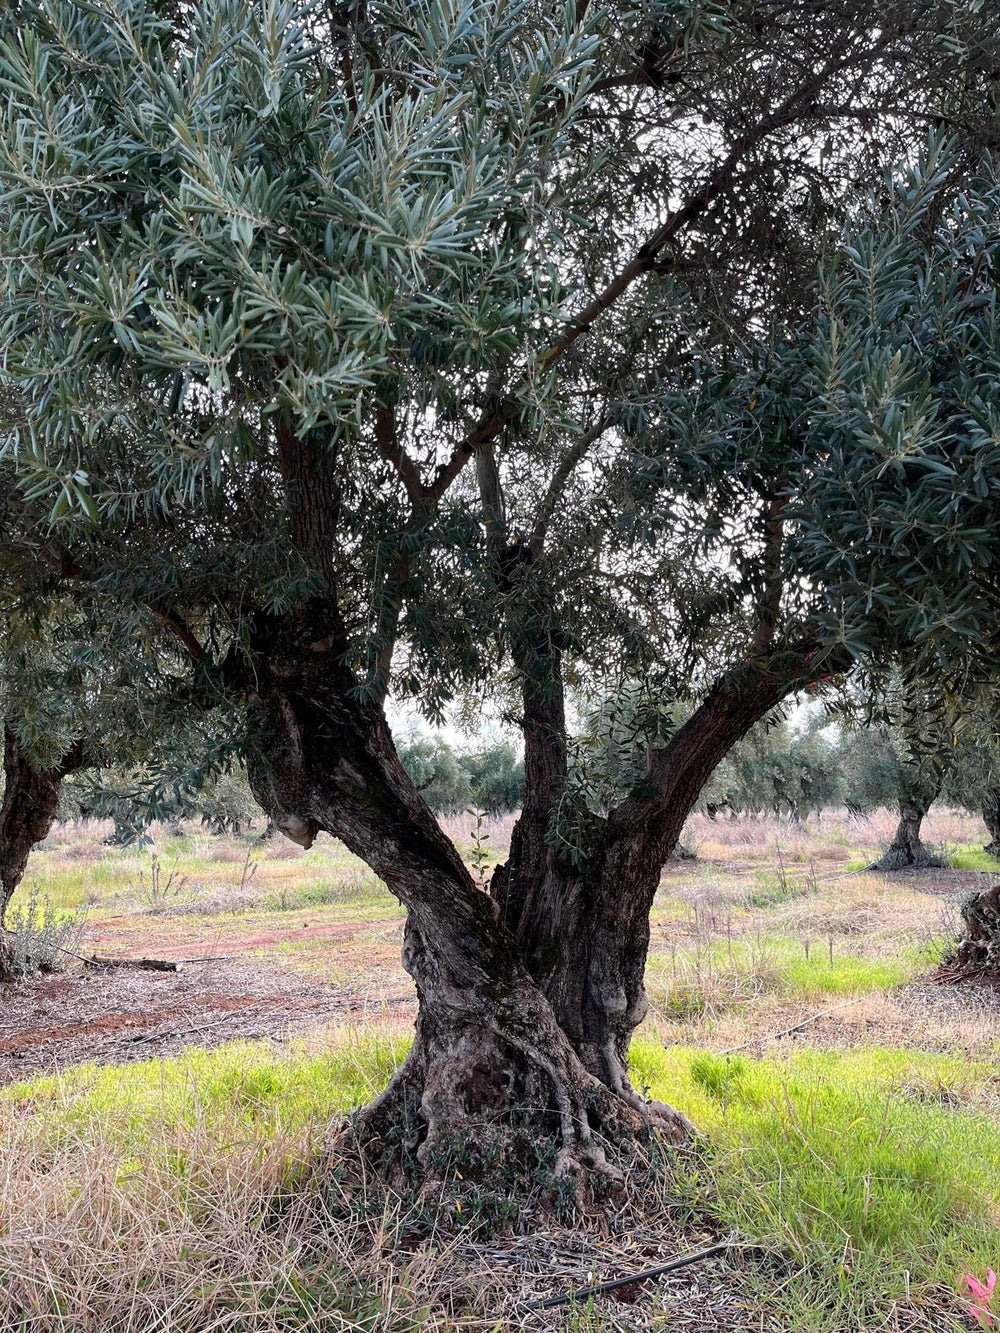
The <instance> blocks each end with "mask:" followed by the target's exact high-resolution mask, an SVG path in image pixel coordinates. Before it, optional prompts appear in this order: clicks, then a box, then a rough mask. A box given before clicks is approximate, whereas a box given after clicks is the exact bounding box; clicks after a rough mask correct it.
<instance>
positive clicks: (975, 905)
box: [955, 884, 1000, 975]
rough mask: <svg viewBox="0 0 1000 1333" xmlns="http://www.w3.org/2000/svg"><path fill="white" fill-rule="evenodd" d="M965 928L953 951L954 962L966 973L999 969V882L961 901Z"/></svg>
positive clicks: (979, 972)
mask: <svg viewBox="0 0 1000 1333" xmlns="http://www.w3.org/2000/svg"><path fill="white" fill-rule="evenodd" d="M962 920H963V921H964V923H965V932H964V934H963V936H962V939H961V940H960V941H959V945H958V949H957V951H956V953H955V966H956V967H958V968H959V969H960V970H961V971H963V972H967V973H969V974H981V973H991V974H994V975H995V974H996V973H997V972H998V971H1000V885H998V884H994V885H991V887H990V888H988V889H984V890H983V891H982V893H977V894H974V895H973V897H971V898H969V899H968V900H967V901H966V902H964V903H963V904H962Z"/></svg>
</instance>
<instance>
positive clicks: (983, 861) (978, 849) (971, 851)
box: [948, 842, 1000, 875]
mask: <svg viewBox="0 0 1000 1333" xmlns="http://www.w3.org/2000/svg"><path fill="white" fill-rule="evenodd" d="M948 864H949V865H950V866H951V867H952V868H953V869H955V870H984V871H986V873H987V874H990V875H995V874H997V873H1000V861H998V860H997V858H996V857H995V856H990V854H989V852H985V851H983V848H982V846H981V845H980V844H977V843H974V842H970V843H966V844H964V845H963V846H961V847H955V846H954V845H953V846H951V847H949V848H948Z"/></svg>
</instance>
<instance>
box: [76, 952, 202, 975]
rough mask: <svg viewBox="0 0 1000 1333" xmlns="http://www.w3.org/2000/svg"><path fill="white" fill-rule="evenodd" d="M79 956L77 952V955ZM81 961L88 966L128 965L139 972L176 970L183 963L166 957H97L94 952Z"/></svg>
mask: <svg viewBox="0 0 1000 1333" xmlns="http://www.w3.org/2000/svg"><path fill="white" fill-rule="evenodd" d="M79 956H80V955H79V954H78V955H77V957H79ZM83 961H84V962H85V963H86V964H87V966H88V967H97V968H112V967H128V968H135V969H136V970H137V971H140V972H176V971H177V969H178V967H181V966H182V965H183V964H182V963H179V962H171V961H170V960H169V959H168V958H99V957H98V956H97V954H96V953H95V954H94V956H93V957H92V958H84V960H83Z"/></svg>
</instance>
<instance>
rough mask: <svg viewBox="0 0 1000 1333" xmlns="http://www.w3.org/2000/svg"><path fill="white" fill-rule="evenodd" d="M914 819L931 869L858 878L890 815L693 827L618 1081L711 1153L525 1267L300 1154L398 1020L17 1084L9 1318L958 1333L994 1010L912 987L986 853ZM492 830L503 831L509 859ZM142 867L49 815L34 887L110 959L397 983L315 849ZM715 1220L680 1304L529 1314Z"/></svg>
mask: <svg viewBox="0 0 1000 1333" xmlns="http://www.w3.org/2000/svg"><path fill="white" fill-rule="evenodd" d="M928 822H929V828H928V830H927V832H928V838H929V840H930V841H933V842H935V843H937V844H939V845H942V846H944V847H946V848H947V851H948V855H949V857H950V859H951V868H950V869H946V870H944V871H933V872H932V871H928V872H920V873H914V874H908V875H900V876H895V877H886V876H882V875H873V874H870V873H864V872H862V873H856V872H850V871H848V870H847V869H846V867H847V866H849V865H851V864H852V863H857V862H860V863H861V864H865V865H867V864H869V863H870V860H871V859H872V855H873V854H874V853H876V852H877V851H878V849H879V846H880V845H881V844H883V843H884V842H885V841H887V839H888V836H889V833H890V832H891V821H890V820H889V819H888V817H885V818H881V817H880V818H878V819H873V820H870V821H865V822H863V823H859V822H856V821H850V820H848V819H846V818H842V817H833V816H831V817H824V819H823V820H822V821H819V822H817V821H813V822H812V823H811V824H810V825H809V826H807V827H805V828H790V827H787V826H782V825H779V824H778V823H777V822H776V821H773V820H760V821H756V822H754V821H739V822H736V823H730V822H729V821H718V822H716V823H714V824H713V823H710V822H709V821H707V820H704V819H698V820H695V821H693V823H692V825H691V827H690V828H689V830H688V840H689V841H690V842H693V843H694V844H695V846H696V849H697V851H698V857H699V859H698V860H697V861H695V862H677V863H672V864H671V866H670V867H669V868H668V871H667V873H666V874H665V876H664V879H663V884H662V887H661V891H660V894H659V895H658V898H657V903H656V907H655V910H654V915H653V923H652V927H653V930H652V948H651V955H650V963H649V970H648V988H649V991H650V997H651V1014H650V1018H649V1020H648V1021H647V1024H646V1025H645V1027H644V1028H643V1030H642V1032H641V1033H640V1035H639V1037H638V1039H637V1041H636V1043H635V1046H634V1048H633V1064H634V1077H635V1082H636V1084H637V1086H642V1087H645V1088H647V1089H648V1091H649V1093H650V1095H651V1096H653V1097H656V1098H660V1099H664V1100H667V1101H670V1102H672V1103H673V1104H674V1105H677V1106H679V1107H681V1108H682V1109H683V1110H685V1111H686V1112H687V1114H688V1115H689V1116H691V1118H692V1119H694V1121H695V1122H696V1123H697V1124H698V1125H699V1127H700V1128H701V1130H702V1131H703V1134H704V1141H703V1142H702V1143H701V1144H700V1145H699V1146H698V1148H697V1149H696V1151H695V1152H693V1153H691V1154H687V1153H685V1154H682V1155H681V1156H680V1157H679V1158H678V1159H676V1160H675V1161H674V1162H673V1163H672V1164H671V1168H670V1170H671V1177H670V1185H669V1188H667V1189H666V1190H665V1191H664V1193H663V1195H662V1196H661V1197H658V1198H656V1199H652V1198H638V1199H636V1198H633V1199H632V1200H630V1201H629V1202H628V1207H627V1208H626V1210H625V1213H624V1214H623V1215H622V1216H620V1217H619V1218H618V1219H617V1221H616V1220H615V1219H612V1220H611V1221H610V1222H605V1223H604V1224H603V1225H604V1230H603V1231H601V1230H600V1229H599V1224H598V1221H597V1219H578V1220H577V1221H578V1223H579V1222H587V1226H583V1227H581V1226H580V1225H576V1226H573V1227H570V1228H568V1229H563V1230H560V1229H559V1228H558V1227H557V1226H555V1224H553V1227H552V1228H550V1229H549V1230H548V1231H545V1232H544V1234H543V1233H539V1234H536V1235H535V1236H533V1237H532V1251H531V1252H530V1254H529V1257H528V1258H527V1259H526V1258H525V1255H524V1254H523V1253H522V1251H521V1250H520V1249H518V1246H517V1244H516V1242H515V1241H510V1242H505V1243H504V1245H499V1246H498V1245H493V1247H492V1248H491V1247H490V1246H489V1245H487V1244H486V1243H485V1242H480V1241H478V1240H476V1239H475V1238H473V1237H472V1236H471V1235H470V1234H468V1233H466V1232H464V1231H463V1228H462V1226H461V1225H458V1227H457V1228H456V1229H455V1230H454V1231H452V1232H449V1233H448V1234H445V1233H432V1234H431V1235H429V1236H428V1235H426V1234H422V1235H421V1239H420V1240H419V1243H416V1242H414V1240H413V1235H414V1222H413V1218H412V1216H411V1215H409V1214H407V1213H406V1212H405V1210H402V1209H401V1206H400V1204H399V1202H398V1200H393V1199H392V1198H391V1197H386V1196H383V1195H381V1194H379V1193H378V1192H377V1191H375V1190H366V1189H365V1188H363V1187H359V1184H358V1180H357V1177H356V1174H355V1173H354V1171H353V1169H348V1166H349V1163H348V1162H347V1161H346V1160H344V1159H342V1158H340V1157H337V1156H336V1155H335V1156H334V1157H333V1158H329V1157H326V1156H324V1154H323V1152H322V1151H321V1150H322V1147H323V1144H324V1142H325V1141H326V1140H325V1135H326V1133H327V1128H328V1125H329V1123H330V1121H331V1120H332V1119H334V1118H335V1117H337V1116H338V1115H342V1114H343V1113H344V1112H345V1111H349V1110H350V1108H351V1107H353V1106H355V1105H358V1104H360V1103H362V1102H364V1101H366V1100H368V1099H369V1098H370V1097H371V1096H372V1095H373V1093H374V1092H375V1091H377V1089H378V1088H379V1087H381V1086H383V1085H384V1083H385V1082H386V1080H387V1079H388V1077H389V1075H390V1074H391V1071H392V1069H393V1068H394V1067H395V1065H396V1063H397V1062H398V1061H399V1060H400V1059H401V1058H403V1055H404V1054H405V1049H406V1044H407V1041H408V1033H407V1028H408V1023H407V1021H406V1019H405V1017H404V1018H402V1019H401V1018H399V1017H398V1016H397V1017H395V1018H391V1017H390V1018H387V1019H385V1020H384V1021H381V1022H380V1023H378V1024H377V1025H372V1024H358V1023H357V1022H354V1023H341V1024H338V1025H337V1026H335V1027H329V1026H327V1027H323V1028H318V1029H316V1030H315V1031H314V1032H311V1033H309V1034H308V1035H307V1036H304V1037H299V1038H296V1039H294V1040H288V1041H283V1042H278V1043H275V1042H274V1041H262V1042H253V1043H246V1042H242V1043H241V1042H237V1043H228V1044H226V1045H222V1046H219V1047H217V1048H216V1049H214V1050H203V1049H196V1048H190V1049H188V1050H185V1051H184V1052H182V1053H181V1054H179V1055H175V1056H172V1057H171V1058H168V1059H157V1060H152V1061H146V1062H141V1063H137V1064H132V1065H130V1066H129V1067H128V1070H127V1071H123V1070H122V1069H120V1068H118V1067H116V1066H113V1065H112V1066H104V1067H97V1066H94V1065H87V1064H81V1065H77V1066H75V1067H73V1068H67V1069H62V1070H60V1071H59V1072H58V1073H57V1074H55V1075H52V1076H49V1077H44V1078H36V1079H32V1080H29V1081H27V1082H20V1083H14V1084H11V1085H9V1086H8V1087H6V1088H4V1089H3V1090H0V1328H2V1329H3V1330H4V1333H6V1330H7V1329H8V1328H10V1329H18V1330H24V1333H28V1330H35V1329H49V1328H53V1329H67V1330H68V1329H73V1330H76V1329H81V1330H90V1329H94V1330H98V1329H100V1330H101V1331H102V1333H104V1331H105V1330H112V1333H118V1331H119V1330H120V1331H121V1333H126V1330H127V1331H128V1333H138V1330H140V1329H142V1330H151V1329H154V1328H155V1329H164V1330H168V1329H169V1330H171V1331H172V1333H177V1330H184V1333H187V1331H188V1330H191V1333H195V1331H196V1330H197V1333H202V1330H208V1329H227V1330H228V1329H232V1330H240V1331H241V1333H250V1330H254V1333H258V1331H259V1333H273V1331H274V1330H279V1329H281V1330H285V1329H287V1330H289V1331H290V1330H292V1329H296V1330H300V1329H313V1328H315V1329H348V1328H350V1329H366V1330H367V1329H370V1330H373V1331H374V1330H376V1329H386V1330H393V1333H395V1330H403V1329H411V1328H413V1329H415V1328H419V1327H439V1328H441V1329H449V1330H458V1329H460V1328H462V1329H466V1328H469V1329H471V1328H482V1329H484V1330H485V1329H493V1330H500V1329H502V1328H508V1327H524V1328H528V1329H534V1328H539V1329H540V1328H551V1327H560V1328H562V1327H565V1328H573V1329H580V1330H583V1329H592V1330H611V1329H622V1328H626V1329H631V1328H635V1329H639V1328H662V1329H664V1330H667V1329H688V1330H694V1329H709V1328H722V1327H725V1328H727V1329H737V1328H747V1329H751V1328H755V1329H766V1328H772V1329H787V1330H801V1331H802V1333H806V1331H807V1330H808V1331H809V1333H820V1330H823V1333H838V1331H840V1330H844V1331H845V1333H846V1331H847V1330H858V1331H859V1333H868V1331H869V1330H871V1331H872V1333H874V1331H875V1330H880V1329H897V1330H906V1329H917V1328H920V1329H927V1330H944V1329H949V1328H951V1329H962V1328H973V1327H975V1325H974V1324H973V1323H972V1321H971V1318H970V1316H969V1315H968V1313H967V1310H966V1309H965V1305H964V1303H963V1299H962V1297H961V1295H960V1293H959V1290H958V1287H959V1283H960V1279H961V1277H962V1275H963V1274H964V1273H966V1272H971V1273H973V1274H978V1275H980V1276H982V1275H984V1274H985V1272H986V1270H987V1269H988V1268H989V1267H991V1266H996V1263H997V1259H998V1258H1000V1134H998V1132H997V1131H998V1127H1000V1126H998V1116H1000V1074H998V1073H997V1068H998V1066H997V1063H996V1061H997V1056H998V1054H1000V1028H998V1026H997V1019H998V1012H1000V1011H998V1008H997V1004H996V1002H995V997H994V995H993V993H992V992H990V991H983V990H971V989H967V988H955V987H943V986H940V985H936V984H934V983H933V982H932V981H931V980H930V976H931V974H932V972H933V969H934V966H935V964H936V962H937V960H938V959H939V958H940V957H941V953H942V949H943V947H944V943H945V942H946V941H947V940H948V939H949V938H951V937H952V936H953V934H954V930H955V900H956V897H957V896H959V895H960V894H961V893H962V892H963V891H964V890H966V889H968V888H969V887H971V886H972V885H974V884H977V883H980V882H989V881H988V876H989V873H990V872H991V871H992V870H993V868H994V867H995V866H996V863H994V862H992V861H990V859H989V858H985V860H986V862H987V864H985V865H984V864H983V863H982V861H981V860H980V858H981V857H982V853H981V852H980V851H979V850H978V848H979V847H981V843H982V840H983V839H982V837H981V830H979V829H978V826H977V825H976V823H975V822H974V821H972V820H969V819H965V818H964V817H959V816H952V815H948V814H944V815H941V816H938V817H937V818H936V819H935V818H934V817H932V818H931V820H929V821H928ZM457 831H458V832H459V833H461V834H463V835H464V836H465V837H466V838H467V837H468V832H469V831H468V830H467V829H459V830H457ZM508 831H509V830H507V829H505V828H504V827H500V828H496V829H494V830H492V835H493V841H492V845H493V846H495V847H496V848H498V849H499V851H500V852H501V853H502V849H503V845H504V840H505V836H506V833H507V832H508ZM248 852H249V853H250V856H249V860H248V857H247V853H248ZM157 856H158V858H159V869H158V870H156V871H154V868H153V862H152V857H151V853H150V852H149V851H148V850H147V851H144V852H135V853H122V852H116V851H111V850H109V849H104V848H101V846H100V843H99V840H98V839H97V838H96V836H95V835H94V831H93V830H72V829H65V830H62V831H61V832H60V833H59V834H58V835H57V837H56V838H54V839H53V841H52V844H51V846H49V847H47V848H46V849H44V850H43V851H42V852H41V854H40V855H39V856H38V857H37V858H36V863H35V865H34V866H33V868H32V872H31V876H32V880H33V885H32V882H31V881H29V882H28V883H27V884H26V885H25V887H24V889H23V890H22V891H21V892H22V893H23V894H26V895H28V894H30V893H31V892H32V891H33V889H34V891H35V892H37V891H39V890H42V891H47V892H48V894H49V895H50V897H51V900H52V902H53V903H54V904H56V905H57V906H58V908H59V910H62V911H67V910H80V909H82V908H86V911H87V931H88V935H87V940H88V947H89V946H90V945H94V946H95V947H98V946H99V947H100V949H101V951H125V952H141V953H144V954H157V955H160V954H162V955H169V952H170V950H174V955H173V956H177V951H185V952H189V953H190V952H194V951H195V949H196V947H197V948H199V949H200V948H201V947H204V946H205V943H206V941H209V942H211V941H212V940H217V941H218V946H217V947H219V948H220V949H221V948H223V947H224V948H225V950H226V952H227V954H230V955H232V954H233V953H234V952H236V953H239V952H241V951H242V952H245V953H246V955H247V957H248V958H252V959H254V960H255V961H257V960H263V959H267V960H268V963H267V965H268V966H269V967H278V968H281V967H284V968H290V969H292V970H293V971H295V972H296V973H301V972H303V971H305V972H313V971H315V972H316V973H317V974H323V975H324V976H325V975H328V974H329V973H330V972H331V971H333V972H334V973H336V974H337V975H340V976H342V977H344V978H346V979H347V981H348V982H349V983H350V984H351V985H356V986H357V987H359V988H362V987H369V988H370V987H371V986H372V985H375V986H376V987H379V988H383V989H385V990H387V991H392V992H393V993H399V994H400V995H403V994H405V993H406V988H407V986H408V982H407V980H406V978H405V975H404V974H403V973H402V972H401V971H400V969H399V963H398V947H399V936H400V927H401V920H400V916H399V913H398V910H397V909H396V908H395V905H394V903H393V900H392V899H391V898H389V897H388V895H387V894H386V893H385V891H384V889H382V888H381V886H380V885H379V884H378V883H377V881H373V880H372V879H371V877H370V876H369V875H368V874H367V872H365V871H364V870H363V868H361V867H359V866H358V865H357V863H356V862H353V861H352V860H351V858H349V857H347V855H346V853H344V852H343V851H342V850H341V849H338V848H336V847H335V845H334V844H332V843H327V844H326V845H325V846H319V847H317V848H316V849H315V850H314V851H312V852H310V853H300V852H298V851H297V849H291V848H288V847H287V845H285V844H274V845H272V846H266V847H262V848H261V847H254V846H251V845H249V844H237V843H235V842H229V841H225V840H217V839H209V838H205V837H201V836H199V835H193V834H192V835H189V836H188V837H186V838H184V839H177V840H173V839H167V838H166V837H165V836H164V837H162V838H160V839H159V840H158V850H157ZM254 867H256V868H254ZM996 869H998V870H1000V866H996ZM289 923H291V924H289ZM227 1031H231V1029H227ZM338 1151H340V1150H338ZM457 1220H458V1221H459V1222H460V1219H457ZM595 1229H596V1230H595ZM709 1233H711V1234H730V1233H732V1234H734V1235H736V1236H738V1237H739V1238H740V1239H741V1242H742V1243H743V1245H744V1248H743V1249H742V1250H739V1251H737V1252H736V1253H735V1255H734V1257H733V1258H732V1260H731V1261H730V1262H729V1263H728V1264H725V1265H722V1264H716V1265H715V1266H714V1267H713V1266H708V1267H705V1268H703V1270H702V1271H701V1275H700V1276H696V1270H689V1272H690V1274H691V1276H690V1278H686V1279H685V1282H686V1283H687V1285H684V1286H680V1287H677V1288H673V1287H671V1285H670V1283H667V1284H664V1285H663V1286H660V1287H656V1286H650V1287H649V1288H647V1289H645V1290H642V1291H641V1292H640V1293H639V1298H638V1300H637V1302H636V1303H635V1304H631V1305H627V1304H623V1303H621V1302H619V1301H610V1300H604V1301H601V1302H599V1303H594V1304H593V1306H592V1308H588V1309H582V1310H573V1311H571V1312H570V1313H568V1314H566V1315H563V1314H546V1315H541V1314H530V1313H526V1312H525V1310H524V1299H523V1298H524V1296H525V1295H531V1294H543V1295H544V1294H549V1293H550V1292H553V1291H559V1290H568V1289H570V1288H572V1287H573V1286H575V1285H577V1283H578V1282H579V1281H583V1280H585V1279H586V1277H587V1271H588V1267H589V1268H590V1269H591V1270H592V1271H593V1272H594V1273H595V1275H596V1276H598V1277H603V1276H605V1275H608V1274H609V1273H611V1274H613V1272H614V1270H616V1269H618V1270H619V1271H629V1269H630V1268H631V1269H638V1268H641V1267H643V1266H645V1265H646V1264H648V1263H649V1262H650V1261H651V1260H650V1256H652V1255H654V1254H655V1255H664V1254H667V1253H668V1252H670V1251H674V1252H676V1251H679V1250H682V1249H684V1248H686V1246H687V1245H688V1244H690V1243H695V1242H697V1240H698V1239H700V1238H701V1237H703V1236H704V1235H706V1234H709ZM585 1235H587V1236H590V1237H592V1238H593V1237H595V1236H596V1240H594V1241H593V1244H592V1249H591V1250H589V1251H588V1250H586V1248H585V1245H586V1244H590V1243H591V1242H589V1241H585V1240H584V1239H583V1237H584V1236H585ZM602 1237H603V1239H602ZM560 1254H562V1255H570V1256H571V1258H570V1259H563V1260H560V1259H559V1258H558V1256H559V1255H560ZM588 1256H589V1257H588ZM543 1260H544V1262H543ZM652 1261H653V1262H655V1259H653V1260H652ZM633 1295H635V1293H633ZM720 1302H721V1303H720Z"/></svg>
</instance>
